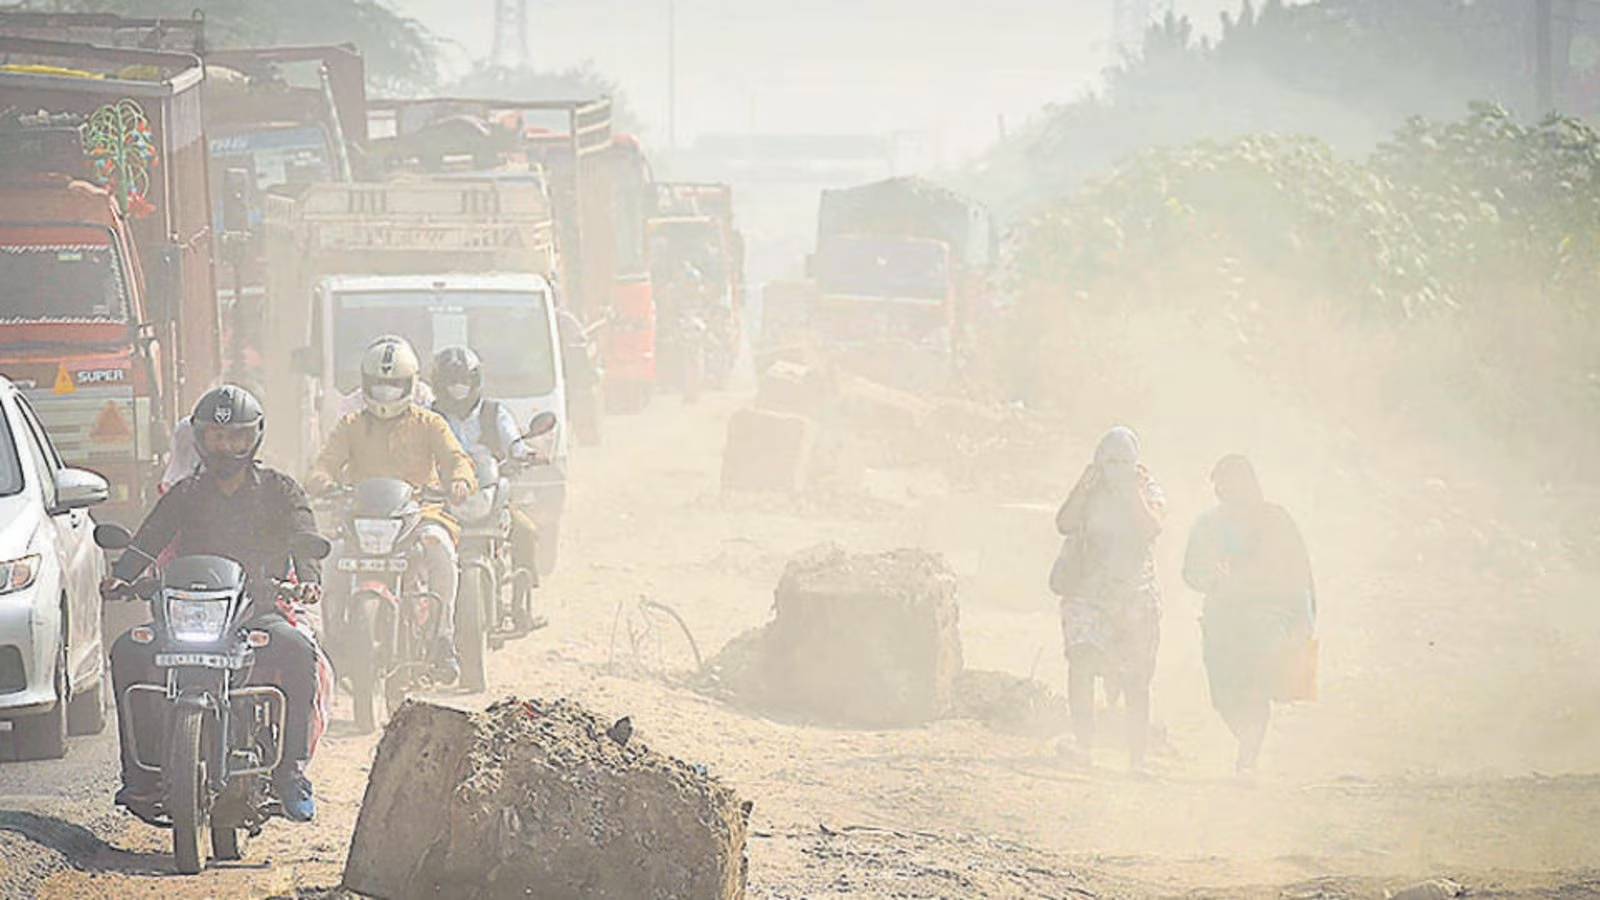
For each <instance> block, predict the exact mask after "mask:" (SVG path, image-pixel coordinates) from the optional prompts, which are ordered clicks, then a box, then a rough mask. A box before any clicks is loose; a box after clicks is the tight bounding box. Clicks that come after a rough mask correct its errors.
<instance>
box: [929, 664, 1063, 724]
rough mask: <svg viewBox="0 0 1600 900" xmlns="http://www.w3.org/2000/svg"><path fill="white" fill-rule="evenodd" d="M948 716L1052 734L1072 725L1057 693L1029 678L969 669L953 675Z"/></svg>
mask: <svg viewBox="0 0 1600 900" xmlns="http://www.w3.org/2000/svg"><path fill="white" fill-rule="evenodd" d="M951 718H958V719H976V720H978V721H979V722H982V723H983V724H985V725H987V726H988V727H990V728H992V729H994V730H995V731H1003V732H1005V733H1007V734H1017V735H1022V736H1024V737H1055V736H1056V735H1058V734H1064V733H1066V732H1067V730H1068V729H1070V728H1071V727H1072V711H1071V710H1070V709H1068V708H1067V701H1066V699H1065V698H1064V697H1062V696H1061V695H1060V694H1058V693H1056V692H1055V691H1053V690H1051V689H1050V686H1049V685H1046V684H1044V683H1043V682H1040V681H1036V680H1034V679H1032V678H1021V677H1019V676H1016V675H1010V674H1007V673H1005V672H987V671H979V670H976V669H968V670H966V671H964V672H962V673H961V674H960V675H957V676H956V681H955V696H954V704H953V708H952V709H951Z"/></svg>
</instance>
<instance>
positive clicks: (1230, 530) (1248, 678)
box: [1183, 455, 1317, 774]
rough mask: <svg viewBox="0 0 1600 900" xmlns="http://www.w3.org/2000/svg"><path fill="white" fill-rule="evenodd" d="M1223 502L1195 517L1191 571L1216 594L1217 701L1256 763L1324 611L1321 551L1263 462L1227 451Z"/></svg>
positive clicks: (1245, 759) (1211, 636) (1207, 627)
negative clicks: (1314, 570)
mask: <svg viewBox="0 0 1600 900" xmlns="http://www.w3.org/2000/svg"><path fill="white" fill-rule="evenodd" d="M1211 482H1212V485H1213V486H1214V487H1215V489H1216V494H1217V500H1218V505H1217V507H1216V508H1215V509H1213V510H1211V511H1210V512H1207V513H1206V514H1205V515H1203V516H1202V517H1201V518H1200V520H1199V521H1198V522H1196V523H1195V526H1194V530H1193V531H1192V532H1191V533H1190V535H1189V546H1188V549H1187V551H1186V552H1185V554H1184V562H1183V580H1184V582H1185V583H1187V584H1188V585H1189V586H1190V587H1191V588H1193V589H1195V590H1196V591H1199V592H1201V593H1203V594H1205V595H1206V598H1205V612H1204V615H1203V617H1202V619H1201V628H1202V632H1203V637H1204V649H1205V663H1206V675H1207V677H1208V680H1209V681H1210V687H1211V704H1212V706H1214V707H1216V710H1217V712H1218V713H1220V714H1221V715H1222V719H1223V721H1224V722H1226V723H1227V724H1228V728H1229V729H1230V730H1231V731H1232V732H1233V735H1234V737H1235V738H1237V739H1238V741H1239V755H1238V759H1237V762H1236V765H1237V768H1238V771H1239V772H1240V773H1241V774H1246V773H1249V772H1252V771H1254V770H1255V767H1256V762H1257V759H1258V758H1259V756H1260V754H1261V744H1262V742H1263V741H1264V740H1265V739H1266V734H1267V723H1268V720H1269V719H1270V717H1271V712H1272V701H1273V700H1274V699H1275V698H1287V697H1288V696H1289V695H1288V694H1287V693H1286V691H1287V690H1288V687H1289V686H1288V685H1287V684H1286V682H1287V680H1288V679H1290V678H1291V677H1292V673H1293V672H1294V671H1295V665H1294V663H1295V661H1296V653H1297V651H1299V650H1301V649H1302V648H1304V647H1305V646H1306V645H1307V643H1308V641H1309V639H1310V636H1311V634H1312V629H1313V626H1314V624H1315V619H1316V605H1317V595H1316V585H1315V583H1314V582H1313V580H1312V577H1311V558H1310V556H1309V554H1307V552H1306V545H1305V541H1304V540H1303V539H1302V538H1301V536H1300V529H1299V528H1298V527H1296V525H1295V522H1294V519H1293V518H1291V517H1290V515H1289V513H1288V511H1287V510H1285V509H1284V508H1283V507H1281V506H1278V505H1277V504H1274V503H1268V502H1267V500H1266V498H1265V497H1264V496H1263V495H1262V492H1261V484H1260V482H1259V481H1258V480H1257V479H1256V472H1255V467H1254V466H1252V465H1251V464H1250V461H1249V460H1248V459H1246V458H1245V457H1243V456H1237V455H1235V456H1226V457H1223V459H1222V460H1221V461H1220V462H1218V463H1217V466H1216V468H1215V469H1214V470H1213V471H1212V473H1211Z"/></svg>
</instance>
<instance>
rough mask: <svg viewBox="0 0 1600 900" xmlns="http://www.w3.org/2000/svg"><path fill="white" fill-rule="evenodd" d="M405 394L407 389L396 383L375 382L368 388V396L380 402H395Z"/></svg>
mask: <svg viewBox="0 0 1600 900" xmlns="http://www.w3.org/2000/svg"><path fill="white" fill-rule="evenodd" d="M405 395H406V389H405V388H403V387H400V386H399V385H396V384H375V385H373V386H372V387H370V388H367V396H368V397H371V398H372V399H373V400H376V401H377V402H379V403H393V402H395V401H397V400H400V399H401V398H403V397H405Z"/></svg>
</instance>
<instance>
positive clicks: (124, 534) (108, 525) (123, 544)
mask: <svg viewBox="0 0 1600 900" xmlns="http://www.w3.org/2000/svg"><path fill="white" fill-rule="evenodd" d="M94 542H95V545H96V546H98V547H100V548H101V549H102V550H126V549H128V548H129V547H131V546H133V532H131V531H129V530H128V529H126V528H124V527H122V526H121V525H118V524H116V523H115V522H103V523H101V524H99V525H96V526H95V527H94Z"/></svg>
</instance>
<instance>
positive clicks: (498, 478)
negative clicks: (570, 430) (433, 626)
mask: <svg viewBox="0 0 1600 900" xmlns="http://www.w3.org/2000/svg"><path fill="white" fill-rule="evenodd" d="M557 422H558V420H557V418H556V415H555V413H552V412H542V413H539V414H538V415H537V416H534V418H533V421H532V422H531V423H530V424H529V426H528V431H527V432H526V433H525V434H523V435H522V437H521V440H524V441H526V440H530V439H533V438H536V437H540V436H542V435H546V434H549V433H550V432H552V431H554V430H555V427H556V424H557ZM473 463H474V465H475V466H476V468H477V475H478V491H477V492H476V493H474V494H473V495H472V496H470V497H468V498H467V500H466V501H465V502H464V503H460V504H456V505H453V506H452V507H451V510H450V511H451V514H452V515H454V516H455V518H456V520H457V521H459V522H460V523H461V543H460V558H461V586H460V589H459V590H458V592H457V594H456V650H457V652H458V653H459V654H460V657H461V683H462V686H463V687H466V688H467V689H469V690H473V691H481V690H483V689H484V688H485V687H487V682H488V672H487V663H488V651H489V650H491V649H493V650H498V649H500V648H502V647H504V646H505V644H506V642H507V641H511V640H515V639H516V638H519V637H523V636H525V635H527V634H529V633H531V632H533V631H535V630H537V629H538V628H541V627H543V626H544V625H545V624H546V623H545V622H544V620H543V619H541V618H540V617H538V616H535V615H534V613H533V592H534V586H535V585H536V584H537V583H538V575H537V573H534V572H530V571H527V570H525V569H519V568H517V566H516V563H515V561H514V559H513V556H512V553H511V507H512V502H513V499H514V495H513V491H512V485H511V479H510V478H509V477H508V476H509V475H511V474H514V473H515V472H516V471H517V470H518V469H519V468H522V467H524V466H526V465H529V464H530V463H525V462H522V461H519V460H515V459H513V460H507V461H506V462H504V463H501V462H499V461H497V460H496V459H495V458H494V457H493V456H491V455H489V454H487V453H480V454H475V455H474V459H473ZM532 464H537V463H532Z"/></svg>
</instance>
